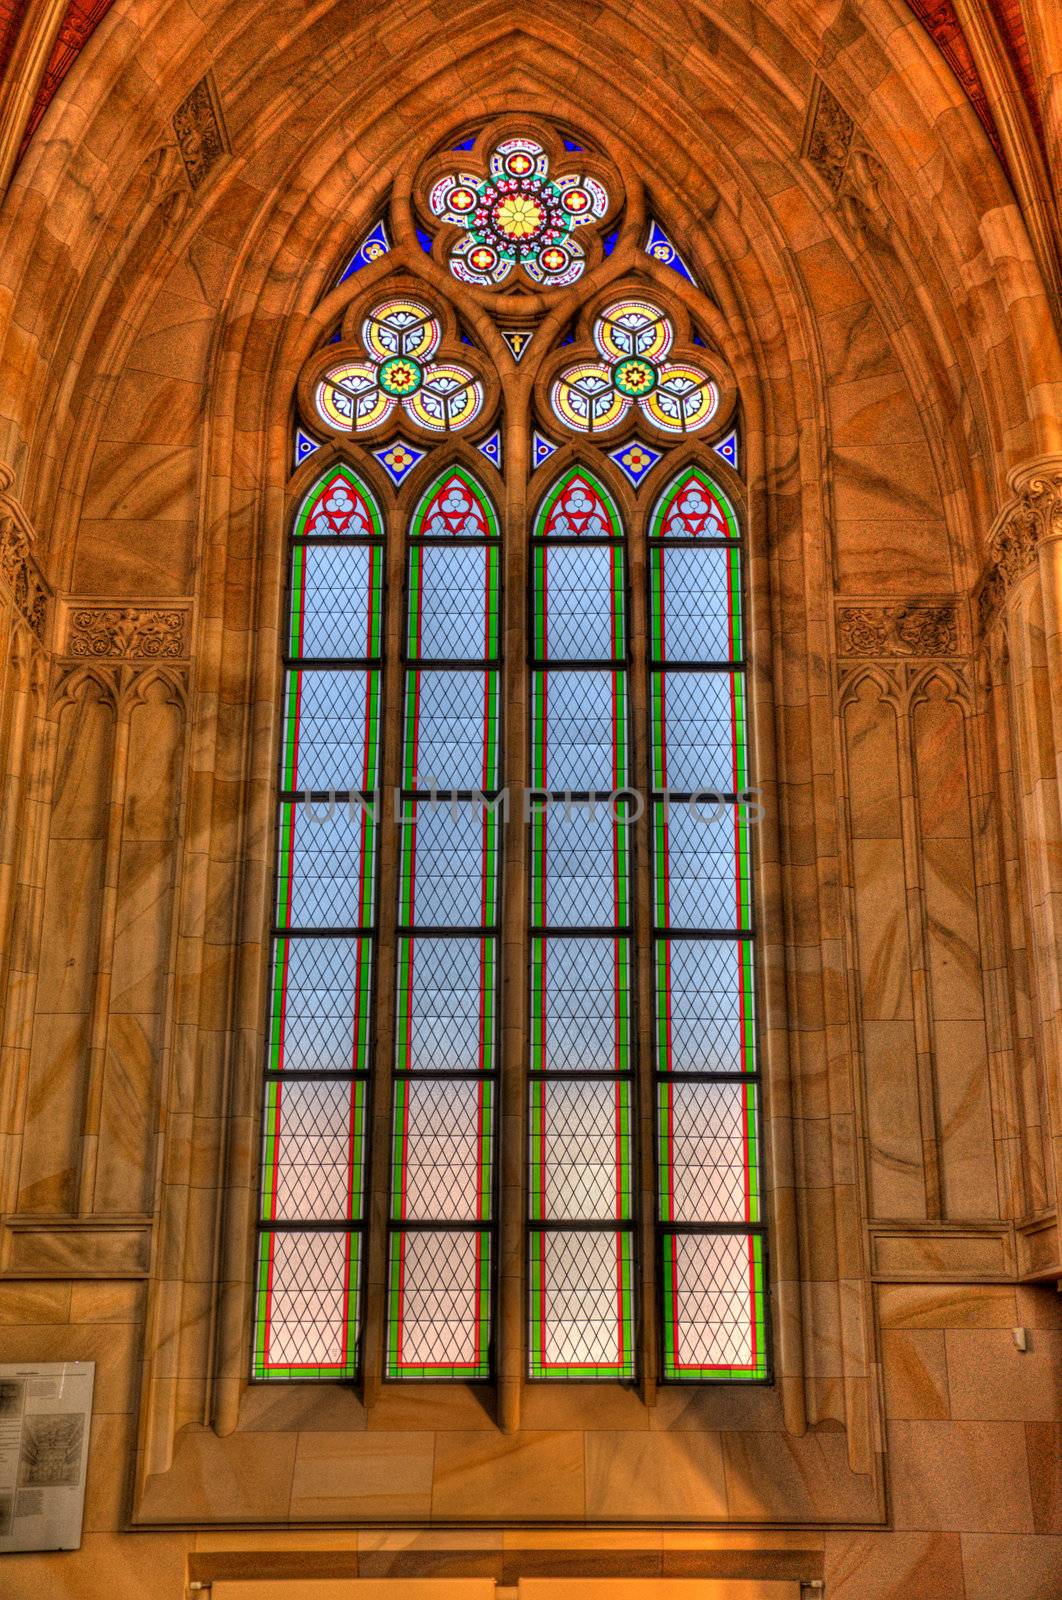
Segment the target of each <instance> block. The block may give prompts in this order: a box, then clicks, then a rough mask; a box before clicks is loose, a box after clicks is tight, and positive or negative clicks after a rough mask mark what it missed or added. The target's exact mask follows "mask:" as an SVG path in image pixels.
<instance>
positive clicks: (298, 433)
mask: <svg viewBox="0 0 1062 1600" xmlns="http://www.w3.org/2000/svg"><path fill="white" fill-rule="evenodd" d="M320 448H321V441H320V439H314V438H313V437H312V436H311V435H310V434H308V433H307V432H306V431H305V429H304V428H296V429H295V465H296V466H297V467H298V466H301V465H302V463H303V462H304V461H305V460H306V457H307V456H312V455H313V453H314V451H315V450H320Z"/></svg>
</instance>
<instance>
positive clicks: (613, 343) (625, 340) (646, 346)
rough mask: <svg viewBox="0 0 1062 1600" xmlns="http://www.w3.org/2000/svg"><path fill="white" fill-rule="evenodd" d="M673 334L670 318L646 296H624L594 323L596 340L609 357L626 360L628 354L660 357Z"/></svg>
mask: <svg viewBox="0 0 1062 1600" xmlns="http://www.w3.org/2000/svg"><path fill="white" fill-rule="evenodd" d="M673 338H674V332H673V330H672V327H671V323H670V321H669V320H668V318H667V317H666V316H665V315H664V313H663V312H662V311H658V310H657V308H656V306H653V305H649V304H648V303H647V302H646V301H644V300H621V301H619V302H618V303H617V304H616V305H614V306H609V308H608V310H607V311H604V312H602V314H601V316H599V317H598V319H597V321H596V322H595V323H594V343H595V344H596V345H597V348H598V349H599V350H600V351H601V354H602V355H603V356H604V358H605V360H606V361H622V360H623V359H624V357H625V356H641V357H642V359H643V360H645V361H660V360H662V359H663V357H664V356H666V355H667V353H668V351H669V350H670V349H671V343H672V340H673Z"/></svg>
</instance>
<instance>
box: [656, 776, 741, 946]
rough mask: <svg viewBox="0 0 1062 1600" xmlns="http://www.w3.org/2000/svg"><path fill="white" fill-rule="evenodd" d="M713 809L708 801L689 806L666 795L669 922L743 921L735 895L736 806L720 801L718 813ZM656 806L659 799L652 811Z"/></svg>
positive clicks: (721, 924) (717, 924) (728, 924)
mask: <svg viewBox="0 0 1062 1600" xmlns="http://www.w3.org/2000/svg"><path fill="white" fill-rule="evenodd" d="M717 809H718V808H717V807H715V806H713V805H712V804H710V803H708V802H706V803H705V804H703V805H697V806H694V805H688V804H686V802H685V801H672V803H671V805H670V808H669V817H668V821H667V823H666V830H667V874H666V882H667V897H668V898H667V910H668V912H669V914H670V917H669V925H670V926H671V927H672V928H690V929H697V928H738V927H741V926H742V925H743V922H742V919H741V916H740V912H739V901H738V891H739V885H738V877H737V869H738V854H737V831H738V830H737V826H736V822H735V817H736V812H737V808H736V807H735V806H732V805H731V806H725V807H723V808H722V815H721V816H719V817H718V818H717V816H716V811H717ZM662 811H663V806H662V803H658V804H657V813H658V817H660V816H661V815H662ZM659 891H660V885H659V880H658V883H657V893H658V894H659ZM659 909H662V908H658V910H659ZM660 920H662V921H663V920H665V919H664V918H663V917H661V919H660Z"/></svg>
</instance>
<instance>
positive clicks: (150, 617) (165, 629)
mask: <svg viewBox="0 0 1062 1600" xmlns="http://www.w3.org/2000/svg"><path fill="white" fill-rule="evenodd" d="M187 631H188V613H187V611H179V610H156V609H154V608H152V609H150V610H148V609H142V608H141V607H139V606H101V607H90V606H76V607H74V608H73V609H72V610H71V612H70V621H69V634H68V638H67V643H66V654H67V655H69V656H90V657H95V658H97V659H98V658H101V657H102V658H104V659H114V658H115V657H118V658H123V659H124V658H129V657H139V658H140V659H142V660H156V661H168V660H173V659H174V658H175V657H180V656H184V655H187V653H188V640H187Z"/></svg>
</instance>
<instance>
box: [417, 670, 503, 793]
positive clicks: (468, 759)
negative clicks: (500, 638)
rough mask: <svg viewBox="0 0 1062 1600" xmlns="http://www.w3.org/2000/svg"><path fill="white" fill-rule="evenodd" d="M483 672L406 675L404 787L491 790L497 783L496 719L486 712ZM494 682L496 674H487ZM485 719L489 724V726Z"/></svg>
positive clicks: (492, 714)
mask: <svg viewBox="0 0 1062 1600" xmlns="http://www.w3.org/2000/svg"><path fill="white" fill-rule="evenodd" d="M487 677H488V675H487V674H486V673H484V672H428V671H423V670H422V671H420V672H419V673H409V674H408V675H407V680H406V706H407V712H406V715H407V728H408V729H409V730H410V733H411V735H412V741H413V744H412V748H407V751H406V780H405V781H406V784H407V787H409V788H412V789H431V788H432V787H433V786H434V788H436V789H478V790H482V789H492V788H494V787H495V786H496V784H497V734H498V729H497V719H496V711H495V708H494V705H493V704H492V705H491V707H490V710H489V713H488V701H487ZM490 677H491V679H492V682H493V681H496V675H495V674H490ZM488 715H489V724H488Z"/></svg>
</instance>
